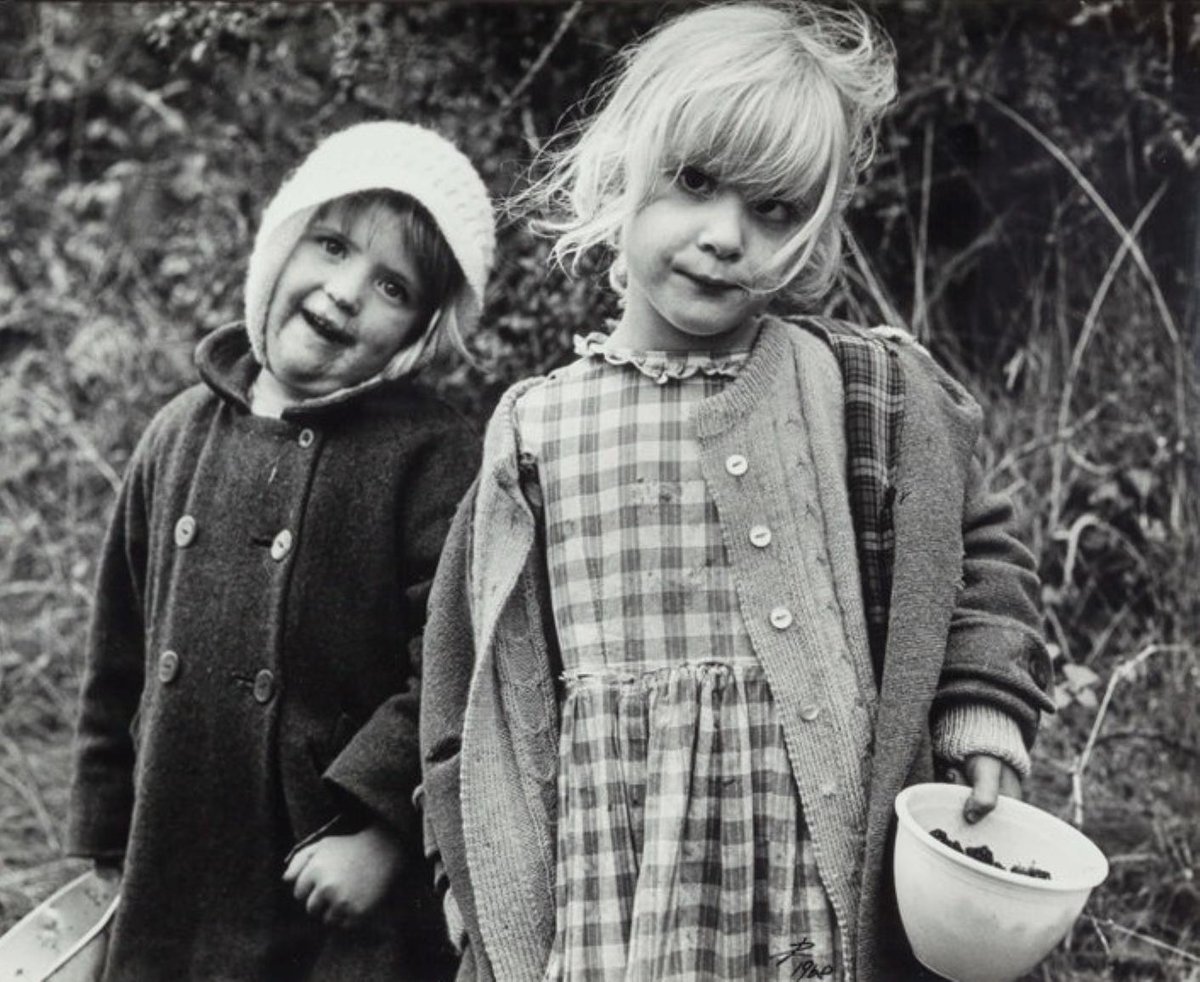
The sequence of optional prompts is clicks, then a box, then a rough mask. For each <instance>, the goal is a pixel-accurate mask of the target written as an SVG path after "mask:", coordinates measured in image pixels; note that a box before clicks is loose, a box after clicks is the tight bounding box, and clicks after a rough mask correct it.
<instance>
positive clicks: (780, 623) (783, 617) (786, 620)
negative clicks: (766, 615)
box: [771, 607, 792, 631]
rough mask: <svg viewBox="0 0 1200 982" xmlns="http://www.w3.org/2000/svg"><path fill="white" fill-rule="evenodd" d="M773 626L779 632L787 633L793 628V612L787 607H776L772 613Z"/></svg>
mask: <svg viewBox="0 0 1200 982" xmlns="http://www.w3.org/2000/svg"><path fill="white" fill-rule="evenodd" d="M771 626H772V627H774V628H775V629H776V630H779V631H786V630H787V629H788V628H789V627H791V626H792V612H791V611H790V610H788V609H787V608H786V607H776V608H775V609H774V610H772V611H771Z"/></svg>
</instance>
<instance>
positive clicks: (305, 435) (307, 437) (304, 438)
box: [296, 426, 316, 450]
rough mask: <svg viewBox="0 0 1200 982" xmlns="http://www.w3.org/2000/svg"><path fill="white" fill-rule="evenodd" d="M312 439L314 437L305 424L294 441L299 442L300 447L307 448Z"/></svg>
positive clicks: (311, 443) (310, 444)
mask: <svg viewBox="0 0 1200 982" xmlns="http://www.w3.org/2000/svg"><path fill="white" fill-rule="evenodd" d="M314 439H316V437H315V436H314V435H313V431H312V430H310V429H309V428H308V427H307V426H306V427H304V429H302V430H301V431H300V437H299V439H298V440H297V441H296V442H297V443H299V444H300V447H301V449H303V450H307V449H308V448H309V447H311V446H312V445H313V440H314Z"/></svg>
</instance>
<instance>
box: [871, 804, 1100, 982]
mask: <svg viewBox="0 0 1200 982" xmlns="http://www.w3.org/2000/svg"><path fill="white" fill-rule="evenodd" d="M969 794H970V789H969V788H966V787H963V786H961V785H954V784H917V785H913V786H912V787H910V788H905V789H904V790H903V791H901V792H900V794H899V795H897V796H896V816H897V818H898V819H899V829H898V830H897V833H896V852H895V861H894V868H895V876H896V896H897V899H898V901H899V904H900V918H901V920H902V921H903V923H904V930H905V933H906V934H907V935H908V940H909V943H910V944H911V945H912V947H913V951H914V952H915V954H916V956H917V958H918V960H919V961H920V962H921V964H923V965H924V966H925V967H926V968H929V969H932V970H933V971H935V972H937V973H938V974H940V975H943V976H945V977H946V978H947V979H951V980H952V982H1013V980H1014V979H1017V978H1020V977H1021V976H1022V975H1024V974H1025V973H1026V972H1028V971H1029V970H1030V969H1032V968H1033V967H1034V966H1035V965H1037V963H1038V962H1040V961H1041V960H1042V959H1043V958H1045V957H1046V955H1048V954H1049V953H1050V951H1051V950H1052V949H1053V948H1054V946H1055V945H1057V944H1058V943H1059V941H1061V940H1062V938H1063V937H1064V935H1066V933H1067V931H1068V930H1070V928H1071V925H1072V924H1074V923H1075V919H1076V918H1077V917H1078V916H1079V912H1080V911H1081V910H1082V909H1083V905H1084V904H1085V903H1086V902H1087V898H1088V895H1089V894H1090V893H1091V892H1092V890H1093V889H1094V888H1095V887H1096V886H1098V885H1099V884H1100V883H1102V882H1104V878H1105V877H1106V876H1108V860H1107V859H1105V858H1104V854H1103V853H1102V852H1101V851H1100V850H1099V849H1098V848H1097V847H1096V846H1095V845H1094V844H1093V843H1092V841H1091V840H1090V839H1088V838H1087V836H1085V835H1084V834H1083V833H1082V832H1080V831H1079V830H1078V829H1076V828H1074V827H1073V826H1071V825H1068V824H1067V823H1066V822H1063V821H1060V820H1059V819H1057V818H1055V817H1054V816H1053V815H1050V814H1048V813H1047V812H1044V811H1042V810H1041V809H1039V808H1034V807H1033V806H1032V805H1027V804H1025V803H1024V802H1021V801H1017V800H1016V799H1014V798H1006V797H1001V798H1000V801H999V803H998V804H997V805H996V809H995V810H994V811H993V812H992V813H991V814H990V815H988V816H987V817H986V818H984V819H982V820H981V821H979V822H977V823H976V824H975V825H968V824H967V823H966V821H965V820H964V819H963V817H962V808H963V803H964V802H965V801H966V799H967V796H968V795H969ZM934 829H942V830H943V831H944V832H945V833H946V834H947V835H948V836H949V837H950V838H951V839H954V840H956V841H957V842H959V843H960V844H961V845H962V846H963V848H964V849H965V848H967V847H969V846H979V845H986V846H988V847H989V848H990V849H991V850H992V855H993V856H994V857H995V859H996V861H997V862H999V863H1002V864H1003V865H1004V866H1005V867H1006V869H1003V870H1001V869H997V868H996V867H994V866H988V865H987V864H985V863H981V862H979V861H978V860H975V859H971V858H970V857H968V856H965V855H963V854H962V853H959V852H957V851H955V850H954V849H951V848H950V847H949V846H946V845H943V844H942V843H941V842H938V841H937V840H936V839H934V838H933V837H932V836H931V835H930V834H929V833H930V832H931V831H932V830H934ZM1031 864H1032V865H1035V866H1037V867H1039V868H1040V869H1044V870H1047V871H1048V872H1049V873H1050V877H1051V878H1050V879H1049V880H1044V879H1038V878H1035V877H1031V876H1026V875H1024V874H1022V873H1012V872H1009V871H1008V869H1007V867H1011V866H1014V865H1020V866H1030V865H1031Z"/></svg>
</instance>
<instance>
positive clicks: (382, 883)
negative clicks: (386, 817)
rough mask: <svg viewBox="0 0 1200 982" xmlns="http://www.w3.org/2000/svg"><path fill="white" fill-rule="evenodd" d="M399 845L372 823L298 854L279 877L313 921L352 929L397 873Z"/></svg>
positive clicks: (311, 843) (380, 826)
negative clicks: (289, 886) (290, 885)
mask: <svg viewBox="0 0 1200 982" xmlns="http://www.w3.org/2000/svg"><path fill="white" fill-rule="evenodd" d="M400 866H401V853H400V843H399V842H397V841H396V837H395V836H394V835H393V834H392V833H391V832H390V831H388V830H387V829H385V828H384V827H383V826H382V825H379V824H378V823H372V824H371V825H368V826H367V827H366V828H365V829H363V830H362V831H361V832H356V833H354V834H353V835H330V836H326V837H325V838H323V839H318V840H317V841H316V842H310V843H309V844H308V845H307V846H305V847H304V848H303V849H300V850H299V851H297V853H296V855H294V856H293V857H292V861H291V862H290V863H288V867H287V870H286V871H285V872H284V874H283V879H284V882H285V883H290V884H292V893H293V894H294V895H295V897H296V899H297V900H299V901H300V902H301V903H302V904H304V907H305V910H307V911H308V913H309V914H311V915H312V916H313V917H315V918H318V919H319V920H321V921H324V922H325V923H326V924H328V925H329V926H330V927H353V926H354V925H355V924H357V923H359V922H360V921H361V920H362V919H363V917H365V916H366V915H367V914H368V913H370V911H371V910H373V909H374V908H375V907H376V906H378V905H379V902H380V901H381V900H383V898H384V895H385V894H386V893H387V891H388V888H389V887H390V886H391V885H392V881H393V880H394V879H395V878H396V875H397V874H398V873H399V872H400Z"/></svg>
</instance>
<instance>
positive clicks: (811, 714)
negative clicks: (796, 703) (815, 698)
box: [800, 702, 829, 794]
mask: <svg viewBox="0 0 1200 982" xmlns="http://www.w3.org/2000/svg"><path fill="white" fill-rule="evenodd" d="M820 715H821V707H820V706H818V705H817V704H816V703H815V702H810V703H806V704H805V705H803V706H801V707H800V718H801V719H802V720H804V722H806V723H811V722H813V721H814V720H815V719H816V718H817V717H818V716H820ZM828 793H829V792H826V794H828Z"/></svg>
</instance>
